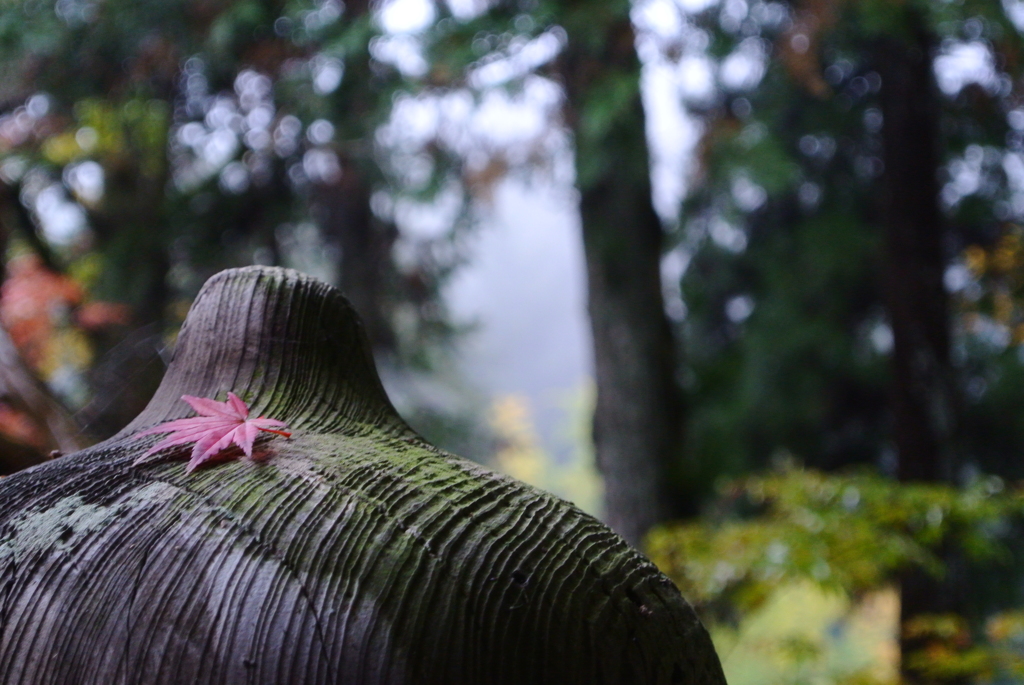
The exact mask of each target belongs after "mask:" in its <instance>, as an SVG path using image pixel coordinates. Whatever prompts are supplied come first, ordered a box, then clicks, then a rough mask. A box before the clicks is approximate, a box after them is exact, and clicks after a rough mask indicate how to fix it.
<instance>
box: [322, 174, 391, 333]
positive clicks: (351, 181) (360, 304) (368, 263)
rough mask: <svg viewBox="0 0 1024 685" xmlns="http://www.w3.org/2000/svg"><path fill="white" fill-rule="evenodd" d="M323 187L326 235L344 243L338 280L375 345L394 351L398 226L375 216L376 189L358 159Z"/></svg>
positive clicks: (335, 241) (323, 220) (338, 242)
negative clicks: (372, 198)
mask: <svg viewBox="0 0 1024 685" xmlns="http://www.w3.org/2000/svg"><path fill="white" fill-rule="evenodd" d="M318 191H319V196H320V197H319V200H318V202H317V209H318V212H317V218H318V220H319V221H320V225H321V226H322V227H323V231H324V234H325V237H327V239H328V240H331V241H332V242H334V243H335V244H336V245H337V246H338V248H339V249H340V255H339V265H338V266H339V283H338V286H339V287H340V288H341V291H342V292H343V293H345V296H346V297H347V298H348V299H349V301H350V302H351V303H352V306H353V307H355V310H356V311H357V312H359V315H360V317H362V320H363V325H364V326H365V327H366V334H367V337H368V338H369V339H370V345H371V346H372V347H373V349H374V351H376V352H381V351H387V352H393V351H394V350H395V346H396V340H395V333H394V330H393V328H392V325H391V320H390V316H389V314H390V312H389V309H390V306H389V305H390V304H391V303H393V302H394V295H395V293H394V292H393V287H392V286H393V284H394V281H395V279H396V278H397V275H396V274H395V268H394V264H393V263H392V261H391V248H392V247H393V245H394V243H395V239H396V238H397V233H398V231H397V229H396V228H395V226H394V225H393V224H388V223H385V222H382V221H379V220H378V219H377V218H376V217H375V216H374V214H373V211H372V210H371V209H370V195H371V192H372V189H371V188H370V187H369V186H368V184H367V182H366V179H365V178H363V175H362V173H360V168H359V165H358V164H357V163H352V164H347V163H346V164H345V165H344V168H343V174H342V176H341V178H340V179H339V180H338V181H337V182H336V183H333V184H331V185H325V186H320V187H319V188H318Z"/></svg>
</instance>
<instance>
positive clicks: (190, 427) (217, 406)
mask: <svg viewBox="0 0 1024 685" xmlns="http://www.w3.org/2000/svg"><path fill="white" fill-rule="evenodd" d="M181 399H183V400H185V401H186V402H188V403H189V405H190V406H191V407H192V408H193V409H195V410H196V413H197V414H199V416H193V417H190V418H187V419H177V420H175V421H168V422H166V423H161V424H160V425H159V426H153V427H152V428H148V429H146V430H144V431H141V432H140V433H137V434H136V435H135V437H136V438H141V437H144V436H146V435H155V434H157V433H170V435H168V436H167V437H166V438H164V439H163V440H161V441H160V442H158V443H157V444H155V445H153V446H152V447H150V448H149V451H148V452H146V453H145V454H143V455H142V456H141V457H139V458H138V459H137V460H135V463H136V464H138V463H139V462H141V461H142V460H144V459H145V458H146V457H148V456H150V455H151V454H155V453H156V452H159V451H160V450H162V449H165V448H167V447H174V446H175V445H186V444H188V443H190V442H194V443H195V447H193V448H192V457H191V459H189V462H188V466H186V467H185V470H186V471H193V470H195V468H196V467H197V466H199V465H200V464H203V463H205V462H207V461H209V460H211V459H213V458H214V457H216V456H217V455H218V454H220V453H221V452H222V451H224V450H226V449H227V448H228V447H230V446H231V445H232V444H235V445H238V446H239V447H241V448H242V451H243V452H245V456H247V457H251V456H252V444H253V442H254V441H255V440H256V436H257V435H259V432H260V431H264V432H267V433H275V434H277V435H283V436H284V437H286V438H290V437H291V433H287V432H285V431H282V430H276V429H278V428H285V427H287V426H286V424H285V423H284V421H278V420H276V419H268V418H266V417H264V416H260V417H259V418H255V419H250V418H249V406H248V405H247V404H246V403H245V402H243V401H242V400H241V398H239V397H238V395H236V394H235V393H233V392H229V393H228V399H227V402H217V401H216V400H208V399H206V398H203V397H193V396H192V395H182V396H181Z"/></svg>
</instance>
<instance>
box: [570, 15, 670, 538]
mask: <svg viewBox="0 0 1024 685" xmlns="http://www.w3.org/2000/svg"><path fill="white" fill-rule="evenodd" d="M588 5H589V6H590V7H589V8H588ZM590 10H593V11H590ZM628 10H629V5H628V3H614V4H609V5H608V6H601V7H598V6H596V5H595V3H577V4H576V7H575V12H574V14H572V15H570V16H569V21H567V22H566V29H567V31H568V38H569V46H568V49H567V51H566V54H565V56H564V62H563V77H564V81H565V89H566V93H567V98H568V103H567V115H568V116H567V119H568V122H569V125H570V127H571V129H572V131H573V134H574V136H575V141H576V170H577V172H576V173H577V186H578V188H579V190H580V213H581V218H582V222H583V245H584V251H585V255H586V263H587V283H588V310H589V313H590V320H591V327H592V331H593V337H594V367H595V376H596V381H597V406H596V408H595V412H594V429H593V430H594V433H593V439H594V447H595V450H596V455H597V464H598V467H599V468H600V470H601V473H602V474H603V476H604V480H605V502H606V507H607V512H606V517H607V521H608V523H609V525H611V527H612V528H614V529H615V530H616V531H617V532H619V533H620V534H621V535H622V536H624V537H625V538H626V539H627V540H629V541H630V542H632V543H634V544H636V543H638V542H639V541H640V539H641V538H642V536H643V535H644V533H645V532H646V531H647V530H648V529H649V528H650V527H651V526H652V525H654V524H655V523H657V522H659V521H662V520H664V519H665V518H666V517H668V516H669V515H671V513H672V512H673V511H674V510H676V509H678V507H679V504H680V503H679V502H678V501H677V499H676V498H673V497H672V493H671V489H670V482H671V478H670V471H671V470H672V466H673V464H675V463H676V462H677V461H678V459H679V456H680V449H681V442H682V416H683V408H682V395H681V391H680V389H679V387H678V385H677V383H676V381H675V372H676V365H675V354H674V349H675V348H674V342H673V338H672V330H671V326H670V324H669V322H668V319H667V317H666V315H665V310H664V302H663V299H662V290H661V273H660V266H661V256H662V243H663V233H662V226H661V222H660V220H659V218H658V216H657V214H656V213H655V211H654V208H653V206H652V203H651V184H650V168H649V163H648V156H647V141H646V136H645V131H644V114H643V107H642V103H641V99H640V78H639V77H640V64H639V60H638V58H637V55H636V51H635V48H634V35H633V28H632V25H631V23H630V20H629V12H628ZM574 19H575V21H573V20H574ZM602 26H603V30H595V27H602ZM595 37H596V38H595Z"/></svg>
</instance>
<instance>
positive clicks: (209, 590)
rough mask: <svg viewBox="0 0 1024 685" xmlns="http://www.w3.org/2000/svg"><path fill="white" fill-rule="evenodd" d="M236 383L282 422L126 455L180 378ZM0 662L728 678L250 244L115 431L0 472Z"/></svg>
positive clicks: (652, 574)
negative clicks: (217, 449) (458, 448)
mask: <svg viewBox="0 0 1024 685" xmlns="http://www.w3.org/2000/svg"><path fill="white" fill-rule="evenodd" d="M130 382H131V380H130V379H127V378H126V379H125V383H130ZM228 391H233V392H235V393H237V394H238V395H239V396H240V397H242V398H243V399H244V400H245V401H246V402H248V403H249V405H250V407H251V408H252V411H253V415H254V416H256V415H266V416H269V417H273V418H275V419H280V420H283V421H286V422H287V423H288V426H289V430H291V431H292V432H293V435H292V437H291V438H290V439H285V438H283V437H278V436H274V437H272V438H271V439H270V440H266V441H262V442H258V443H257V448H256V453H255V454H254V458H253V459H235V460H230V461H224V462H222V463H218V464H216V465H214V466H210V467H204V468H200V469H198V470H196V471H195V472H193V473H186V471H185V463H184V461H183V460H182V459H181V458H179V457H181V456H185V457H187V449H186V451H185V453H184V455H181V454H175V453H173V452H171V453H160V454H157V455H156V456H155V457H150V458H149V459H151V460H152V461H147V462H144V463H141V464H138V465H133V462H135V460H136V459H137V458H139V457H140V456H141V455H142V454H143V453H144V452H145V451H146V450H147V448H148V447H149V446H151V445H152V444H153V443H154V442H156V438H153V437H147V438H143V439H136V434H137V433H139V432H140V431H142V430H144V429H146V428H150V427H152V426H155V425H157V424H159V423H161V422H163V421H168V420H171V419H177V418H182V417H185V416H189V415H191V413H192V412H191V410H190V409H189V407H188V406H187V405H186V404H185V403H183V402H181V401H180V398H181V396H182V395H185V394H188V395H195V396H199V397H205V398H216V399H218V400H223V399H225V396H226V393H227V392H228ZM161 454H162V455H163V456H162V457H161ZM0 681H2V682H3V683H6V684H8V685H13V684H15V683H19V684H21V683H24V684H32V685H43V684H47V683H53V684H57V685H72V684H77V683H83V684H84V683H90V684H91V683H95V684H97V685H112V684H115V683H146V684H155V683H189V684H191V683H266V684H287V683H346V684H353V685H355V684H359V685H383V684H385V683H387V684H395V685H399V684H402V685H432V684H437V685H468V684H474V685H475V684H480V685H484V684H488V685H489V684H491V683H494V684H509V685H541V684H548V683H550V684H551V685H573V684H580V685H583V684H588V685H589V684H597V683H608V684H609V685H611V684H616V685H619V684H627V683H637V684H641V683H642V684H644V685H655V684H661V683H665V684H670V683H685V684H688V685H717V684H719V683H724V679H723V677H722V672H721V668H720V666H719V663H718V658H717V656H716V655H715V652H714V648H713V647H712V645H711V642H710V640H709V638H708V635H707V633H706V631H705V630H704V628H703V627H702V626H701V625H700V623H699V622H698V620H697V618H696V616H695V615H694V612H693V610H692V609H691V608H690V606H689V605H688V604H687V603H686V601H685V600H684V599H683V598H682V597H681V596H680V594H679V592H678V591H677V590H676V588H675V587H674V586H673V585H672V583H671V582H670V581H669V580H668V579H667V578H665V576H663V575H662V574H661V573H659V572H658V571H657V570H656V569H655V568H654V567H653V566H652V565H651V564H650V563H649V562H648V561H647V560H646V559H645V558H643V557H642V556H641V555H639V554H638V553H636V552H635V551H633V550H632V549H631V548H630V547H628V546H627V545H626V544H625V543H624V542H623V541H622V540H621V539H620V538H619V537H618V536H616V535H615V534H614V533H612V532H611V531H610V530H609V529H608V528H607V527H605V526H604V525H602V524H601V523H599V522H598V521H596V520H594V519H593V518H591V517H590V516H587V515H586V514H583V513H582V512H580V511H579V510H577V509H576V508H575V507H573V506H572V505H570V504H568V503H566V502H564V501H562V500H560V499H558V498H556V497H553V496H551V495H548V494H546V493H543V492H540V491H538V490H535V489H533V488H531V487H529V486H526V485H524V484H522V483H519V482H516V481H514V480H511V479H509V478H506V477H504V476H500V475H496V474H494V473H491V472H490V471H488V470H486V469H484V468H482V467H480V466H477V465H475V464H473V463H471V462H468V461H465V460H463V459H460V458H457V457H454V456H452V455H449V454H446V453H444V452H442V451H440V450H438V449H436V448H434V447H432V446H430V445H428V444H426V443H424V442H423V440H422V439H421V438H419V437H418V436H417V435H416V434H415V433H413V432H412V431H411V430H410V429H409V428H408V427H407V426H406V425H405V424H404V423H403V422H402V420H401V419H400V418H399V417H398V415H397V414H396V413H395V411H394V409H393V408H392V406H391V404H390V403H389V402H388V399H387V397H386V395H385V394H384V390H383V388H382V387H381V384H380V381H379V380H378V378H377V375H376V372H375V370H374V366H373V362H372V359H371V357H370V354H369V352H368V348H367V345H366V344H365V341H364V336H363V333H362V330H361V326H360V323H359V321H358V319H357V318H356V316H355V314H354V312H353V311H352V309H351V307H350V306H349V305H348V303H347V302H346V301H345V300H344V298H343V297H342V296H341V295H340V294H339V293H338V291H337V290H335V289H333V288H331V287H330V286H327V285H324V284H322V283H320V282H318V281H315V280H313V279H311V278H309V277H306V276H303V275H301V274H298V273H296V272H294V271H288V270H285V269H277V268H263V267H253V268H246V269H237V270H232V271H225V272H223V273H221V274H219V275H217V276H215V277H213V278H212V279H211V280H210V281H209V282H208V283H207V284H206V286H205V288H204V289H203V291H202V292H201V293H200V295H199V297H198V298H197V300H196V302H195V304H194V305H193V308H192V311H191V312H190V314H189V317H188V320H187V321H186V323H185V326H184V328H183V329H182V332H181V335H180V337H179V340H178V345H177V350H176V353H175V358H174V361H173V362H172V363H171V365H170V368H169V369H168V371H167V374H166V376H165V378H164V380H163V384H162V385H161V386H160V389H159V390H158V391H157V393H156V395H155V397H154V398H153V400H152V401H151V402H150V404H149V406H148V407H147V408H146V409H145V411H143V412H142V414H140V415H139V416H138V418H137V419H136V420H135V421H134V422H133V423H132V424H131V425H129V426H128V427H127V428H125V429H124V430H123V431H122V432H121V433H120V434H118V435H117V436H115V437H113V438H111V439H110V440H107V441H106V442H103V443H101V444H99V445H96V446H94V447H92V448H89V449H87V450H84V451H81V452H77V453H75V454H72V455H69V456H66V457H63V458H61V459H58V460H56V461H53V462H49V463H46V464H43V465H40V466H37V467H34V468H31V469H29V470H27V471H22V472H20V473H17V474H15V475H13V476H10V477H8V478H5V479H3V480H0Z"/></svg>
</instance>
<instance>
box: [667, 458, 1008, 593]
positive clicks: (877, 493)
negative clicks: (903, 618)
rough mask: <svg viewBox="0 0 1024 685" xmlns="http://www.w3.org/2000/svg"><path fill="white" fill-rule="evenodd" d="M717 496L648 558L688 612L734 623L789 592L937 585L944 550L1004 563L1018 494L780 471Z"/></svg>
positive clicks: (994, 481)
mask: <svg viewBox="0 0 1024 685" xmlns="http://www.w3.org/2000/svg"><path fill="white" fill-rule="evenodd" d="M721 495H722V498H723V499H722V501H721V502H720V503H719V506H720V507H721V510H720V511H719V512H718V513H717V514H715V515H712V516H709V517H707V518H706V519H705V520H702V521H700V522H693V523H687V524H679V525H672V526H666V527H663V528H660V529H657V530H656V531H655V532H653V533H652V534H651V536H650V538H649V541H648V549H649V551H650V553H651V556H652V558H653V559H654V560H655V562H656V563H657V564H658V565H659V566H660V567H661V568H663V569H665V570H666V572H667V573H668V574H669V575H670V576H671V577H672V578H673V579H674V580H676V582H677V583H679V585H680V587H681V588H683V592H684V594H685V595H686V596H687V597H689V598H690V599H691V600H692V601H694V602H696V603H697V604H699V605H704V606H708V607H712V606H714V605H716V604H719V603H723V602H725V603H728V604H729V605H731V606H734V607H736V608H738V609H740V610H744V611H745V610H749V609H752V608H754V607H756V606H758V605H759V604H760V603H762V602H763V601H764V600H765V598H766V597H768V596H769V595H770V594H771V591H772V590H773V589H775V588H777V587H779V586H780V585H783V584H787V583H792V582H795V581H802V580H812V581H814V582H816V583H818V584H820V585H821V586H822V587H825V588H830V589H835V590H840V591H842V592H844V593H846V594H848V595H851V596H857V595H860V594H863V593H865V592H868V591H871V590H878V589H881V588H884V587H887V586H889V585H891V584H892V583H893V582H894V580H895V578H896V577H897V576H898V574H899V573H901V572H903V571H906V570H908V569H910V568H921V569H923V570H925V571H926V572H928V573H930V574H932V575H936V576H939V575H941V574H942V573H943V561H942V555H943V553H945V552H946V551H948V550H949V549H950V548H956V549H959V550H961V551H962V552H963V553H964V555H965V556H966V558H967V559H969V560H971V561H972V562H997V561H1001V560H1002V561H1005V560H1006V554H1007V549H1006V547H1005V544H1004V543H1005V542H1006V535H1007V534H1008V532H1009V529H1010V524H1011V522H1013V521H1014V520H1015V519H1017V518H1018V517H1019V516H1020V515H1021V514H1022V513H1024V492H1021V491H1018V490H1016V489H1011V488H1005V487H1004V485H1003V481H1002V480H1001V479H1000V478H998V477H995V476H992V477H987V478H978V479H976V480H975V481H974V482H973V483H972V484H971V485H970V486H968V487H966V488H963V489H958V488H954V487H952V486H947V485H938V484H901V483H897V482H896V481H893V480H892V479H889V478H885V477H882V476H878V475H875V474H872V473H869V472H863V473H855V474H852V475H825V474H823V473H821V472H819V471H815V470H810V469H804V468H797V467H792V466H788V467H783V468H781V469H780V470H778V471H774V472H770V473H768V474H767V475H762V476H748V477H745V478H742V479H740V480H737V481H735V482H732V483H730V484H729V485H728V486H727V487H725V488H723V490H722V493H721ZM744 510H746V511H748V512H752V513H753V514H754V515H749V514H748V515H747V516H742V515H741V514H740V512H742V511H744Z"/></svg>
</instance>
